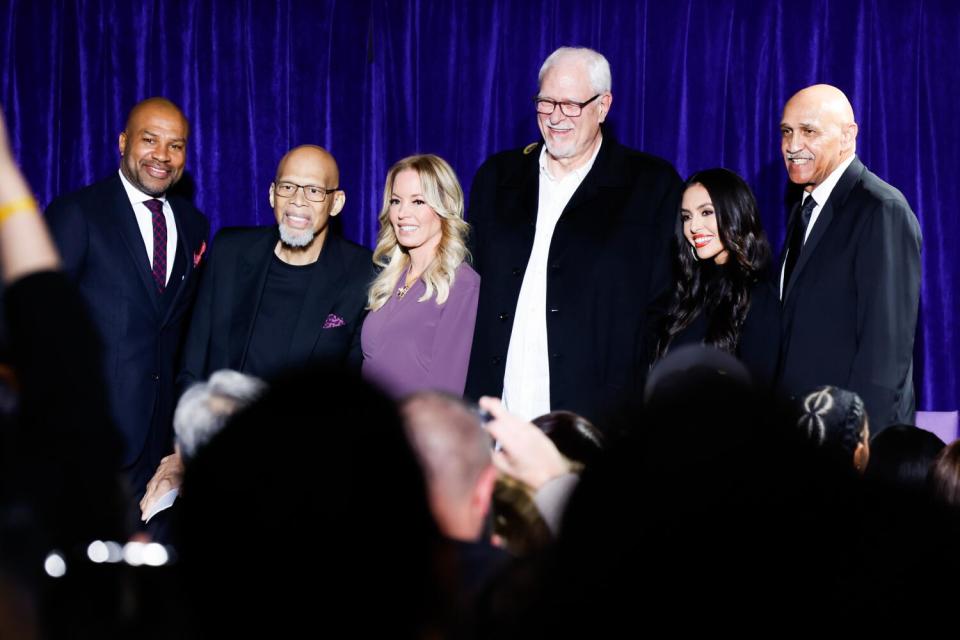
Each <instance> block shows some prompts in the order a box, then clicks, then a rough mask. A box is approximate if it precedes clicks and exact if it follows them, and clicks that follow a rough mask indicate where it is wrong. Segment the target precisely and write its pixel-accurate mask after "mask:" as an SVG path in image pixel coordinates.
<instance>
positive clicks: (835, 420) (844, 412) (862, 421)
mask: <svg viewBox="0 0 960 640" xmlns="http://www.w3.org/2000/svg"><path fill="white" fill-rule="evenodd" d="M797 426H798V427H799V428H800V430H801V432H802V433H804V434H806V436H807V437H808V438H810V440H811V441H813V442H814V443H816V444H817V445H819V446H821V447H824V448H825V449H826V450H827V451H831V452H836V453H837V454H838V455H841V456H844V457H845V459H846V460H849V461H852V460H853V458H854V453H855V452H856V450H857V448H858V447H862V446H864V445H865V443H866V442H867V441H868V440H869V437H870V430H869V427H868V426H867V412H866V409H865V408H864V406H863V400H861V399H860V396H858V395H857V394H856V393H854V392H852V391H847V390H845V389H839V388H837V387H831V386H825V387H819V388H817V389H814V390H813V391H811V392H810V393H808V394H807V395H805V396H804V397H803V398H802V399H801V400H800V407H799V416H798V417H797Z"/></svg>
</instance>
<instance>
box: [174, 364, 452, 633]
mask: <svg viewBox="0 0 960 640" xmlns="http://www.w3.org/2000/svg"><path fill="white" fill-rule="evenodd" d="M182 500H183V503H182V508H183V539H182V542H181V554H182V561H183V562H182V564H183V569H184V574H185V578H186V583H185V586H186V588H187V589H188V590H189V592H190V594H191V597H192V599H193V600H194V604H195V606H196V615H197V622H198V625H199V627H200V628H201V629H202V630H203V631H205V632H207V633H211V634H217V633H219V634H224V627H223V625H224V624H228V623H229V624H233V625H235V627H236V628H237V629H241V628H249V627H254V626H257V625H261V624H264V625H265V624H286V625H289V626H290V627H292V628H299V629H302V628H304V627H305V626H306V625H310V626H313V624H314V622H315V620H316V619H318V618H332V617H334V616H336V617H343V616H345V615H346V616H350V615H351V614H358V613H360V612H363V614H364V615H362V616H358V617H355V618H347V619H350V620H351V624H353V625H354V627H355V628H356V630H357V631H358V632H360V633H362V632H363V631H364V630H366V631H373V630H375V629H376V625H378V624H382V625H388V624H389V625H391V629H393V630H394V635H401V636H402V635H407V633H408V632H410V631H411V630H412V629H414V628H415V627H417V626H418V625H419V624H420V623H421V622H422V621H423V620H424V617H425V612H426V611H427V607H429V606H431V605H430V602H431V592H430V589H431V585H432V576H431V575H430V572H431V563H432V553H433V551H434V545H435V542H436V539H437V536H436V529H435V527H434V525H433V519H432V518H431V516H430V512H429V508H428V505H427V500H426V492H425V488H424V483H423V476H422V475H421V472H420V468H419V466H418V464H417V461H416V458H415V457H414V454H413V452H412V451H411V449H410V446H409V445H408V443H407V440H406V438H405V437H404V434H403V429H402V426H401V424H400V420H399V417H398V415H397V413H396V410H395V408H394V407H393V405H392V403H391V402H390V401H389V400H388V399H387V398H386V397H384V396H383V395H381V394H380V393H379V392H378V391H376V390H375V389H373V388H371V387H370V386H369V385H367V384H366V383H364V382H362V381H361V380H360V379H359V378H357V377H355V376H353V375H352V374H348V373H347V372H345V371H339V370H327V369H321V368H313V369H308V370H305V371H293V372H290V373H288V374H286V375H283V376H280V377H278V378H277V379H276V380H274V381H273V383H272V386H271V388H270V389H269V390H268V391H267V392H266V393H265V394H264V395H263V396H262V397H260V398H259V399H258V400H257V401H256V402H254V403H253V404H251V405H250V406H249V407H247V408H246V409H243V410H241V411H240V412H238V413H237V414H236V415H234V416H233V419H232V421H231V423H230V428H228V429H224V430H222V431H221V432H220V433H219V434H217V436H216V437H214V438H213V439H212V440H211V441H210V442H209V443H208V444H207V445H206V446H205V447H203V448H202V449H201V450H200V451H199V452H198V454H197V457H196V458H195V459H194V461H193V462H192V464H191V465H190V466H189V467H188V469H187V473H186V477H185V479H184V485H183V496H182ZM324 614H325V615H324Z"/></svg>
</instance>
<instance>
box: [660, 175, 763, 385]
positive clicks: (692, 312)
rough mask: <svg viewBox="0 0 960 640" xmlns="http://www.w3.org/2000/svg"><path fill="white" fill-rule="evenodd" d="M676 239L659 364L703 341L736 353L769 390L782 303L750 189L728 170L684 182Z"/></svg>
mask: <svg viewBox="0 0 960 640" xmlns="http://www.w3.org/2000/svg"><path fill="white" fill-rule="evenodd" d="M675 237H676V243H677V248H678V252H677V262H678V267H677V273H678V274H679V275H678V279H677V281H676V283H675V290H674V295H673V299H672V301H671V303H670V306H669V309H668V312H667V315H666V318H665V320H664V322H663V325H662V329H661V331H660V334H659V339H658V342H657V345H656V353H655V355H656V359H657V360H659V359H660V358H662V357H663V356H664V355H665V354H666V353H667V351H669V350H670V349H672V348H675V347H677V346H678V345H682V344H696V343H702V344H707V345H710V346H713V347H716V348H718V349H721V350H723V351H727V352H729V353H732V354H733V355H735V356H737V357H738V358H740V359H741V360H742V361H743V362H744V364H746V365H747V368H748V369H749V370H750V373H751V374H752V375H753V377H754V381H755V382H756V383H758V384H760V385H762V386H772V381H773V378H774V375H775V374H776V368H777V357H778V353H779V349H780V335H779V331H780V329H779V327H780V315H779V314H780V305H779V302H778V299H777V293H776V291H775V290H774V287H773V284H772V283H771V282H770V279H769V278H768V273H767V267H768V264H769V262H770V245H769V243H768V242H767V238H766V235H765V234H764V232H763V227H762V226H761V224H760V214H759V211H758V209H757V202H756V200H755V199H754V197H753V193H752V192H751V191H750V187H749V186H747V183H746V182H744V181H743V179H742V178H741V177H740V176H738V175H737V174H735V173H733V172H731V171H727V170H726V169H707V170H704V171H700V172H698V173H695V174H694V175H692V176H691V177H690V178H689V179H688V180H687V181H686V183H685V184H684V191H683V199H682V202H681V205H680V214H679V216H678V217H677V221H676V225H675Z"/></svg>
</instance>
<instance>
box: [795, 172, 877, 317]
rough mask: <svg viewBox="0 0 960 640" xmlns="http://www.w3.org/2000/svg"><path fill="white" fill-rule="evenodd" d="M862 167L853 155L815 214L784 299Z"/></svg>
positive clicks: (824, 233) (858, 177)
mask: <svg viewBox="0 0 960 640" xmlns="http://www.w3.org/2000/svg"><path fill="white" fill-rule="evenodd" d="M863 168H864V167H863V163H861V162H860V160H859V158H856V157H855V158H854V159H853V162H851V163H850V166H849V167H847V170H846V171H844V172H843V175H842V176H840V180H839V181H837V186H835V187H834V188H833V191H831V192H830V197H828V198H827V201H826V203H825V204H824V205H823V207H822V208H821V209H820V215H819V216H817V222H816V224H814V225H813V229H811V230H810V235H809V236H807V241H806V242H805V243H804V244H803V250H802V251H801V252H800V257H799V259H798V260H797V265H796V266H795V267H794V268H793V273H792V274H791V276H790V282H787V283H786V285H785V287H784V291H783V299H784V300H786V299H787V298H788V297H789V296H790V292H791V291H792V290H793V284H794V283H795V282H796V281H797V277H798V276H799V275H800V273H802V272H803V268H804V267H805V266H806V265H807V263H808V262H810V257H811V256H812V255H813V253H814V251H816V248H817V245H819V244H820V241H821V240H823V236H824V235H826V233H827V230H828V229H829V228H830V223H831V222H833V219H834V217H835V216H836V212H837V211H838V210H839V209H840V208H841V207H843V204H844V202H846V200H847V196H849V195H850V190H851V189H853V185H854V184H856V183H857V181H858V180H859V179H860V175H861V174H862V173H863ZM796 223H797V221H796V220H794V224H796ZM788 237H789V236H788Z"/></svg>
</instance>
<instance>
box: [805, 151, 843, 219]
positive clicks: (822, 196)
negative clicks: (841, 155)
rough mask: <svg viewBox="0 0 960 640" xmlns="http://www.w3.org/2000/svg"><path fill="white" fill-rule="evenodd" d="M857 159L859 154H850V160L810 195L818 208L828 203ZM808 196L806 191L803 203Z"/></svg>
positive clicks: (840, 165)
mask: <svg viewBox="0 0 960 640" xmlns="http://www.w3.org/2000/svg"><path fill="white" fill-rule="evenodd" d="M856 157H857V154H855V153H853V154H850V157H849V158H847V159H846V160H844V161H843V162H841V163H840V164H839V165H837V168H836V169H834V170H833V171H831V172H830V175H828V176H827V177H826V179H825V180H824V181H823V182H821V183H820V184H818V185H817V187H816V188H815V189H814V190H813V191H812V192H811V193H810V194H809V195H811V196H813V200H814V202H816V203H817V206H818V207H822V206H823V205H824V204H825V203H826V202H827V198H829V197H830V194H831V193H833V189H834V187H836V186H837V183H838V182H840V176H842V175H843V172H844V171H846V170H847V167H849V166H850V163H851V162H853V159H854V158H856ZM807 195H808V194H807V192H806V191H804V192H803V198H802V199H801V202H803V201H805V200H806V199H807ZM811 226H813V225H811Z"/></svg>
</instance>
